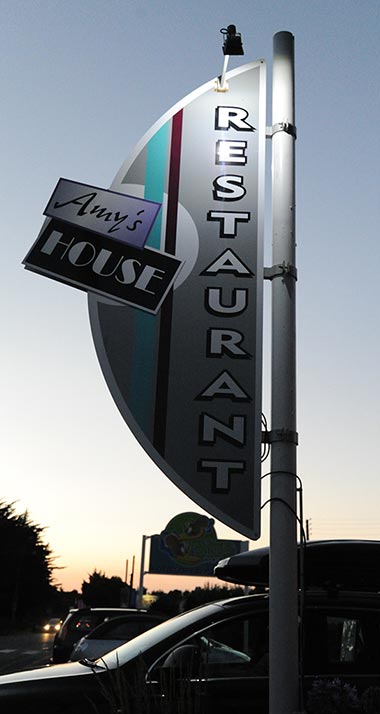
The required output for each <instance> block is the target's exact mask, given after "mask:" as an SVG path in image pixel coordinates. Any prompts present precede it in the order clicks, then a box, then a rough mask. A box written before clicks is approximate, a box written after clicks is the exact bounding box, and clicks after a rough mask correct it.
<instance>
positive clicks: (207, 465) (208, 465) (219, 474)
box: [198, 459, 245, 493]
mask: <svg viewBox="0 0 380 714" xmlns="http://www.w3.org/2000/svg"><path fill="white" fill-rule="evenodd" d="M198 470H199V471H211V473H212V491H213V492H214V493H215V492H218V493H228V492H229V490H230V480H231V474H232V473H233V472H236V471H244V470H245V463H244V461H207V460H205V459H202V460H201V461H200V462H199V465H198Z"/></svg>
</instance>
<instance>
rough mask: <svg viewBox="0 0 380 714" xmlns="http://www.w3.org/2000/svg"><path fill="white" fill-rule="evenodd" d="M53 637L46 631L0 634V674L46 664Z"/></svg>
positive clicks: (50, 651) (49, 655)
mask: <svg viewBox="0 0 380 714" xmlns="http://www.w3.org/2000/svg"><path fill="white" fill-rule="evenodd" d="M53 639H54V635H53V634H49V633H46V632H23V633H17V634H13V635H0V675H1V674H8V673H9V672H20V671H21V670H23V669H35V668H36V667H44V666H45V665H47V664H48V663H49V660H50V657H51V653H52V648H53Z"/></svg>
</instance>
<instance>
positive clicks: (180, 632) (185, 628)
mask: <svg viewBox="0 0 380 714" xmlns="http://www.w3.org/2000/svg"><path fill="white" fill-rule="evenodd" d="M330 552H331V558H329V547H326V545H325V544H320V545H319V546H318V545H317V544H310V545H308V546H307V547H306V552H305V565H306V564H307V562H308V556H309V555H310V554H311V553H313V556H312V557H313V558H315V562H316V563H318V562H319V564H320V565H321V566H323V561H324V562H325V570H326V572H327V573H328V575H329V577H328V582H326V585H325V587H324V586H323V585H322V584H321V578H322V579H323V570H324V568H323V567H321V568H319V572H318V578H317V580H319V581H320V582H319V584H316V585H314V584H312V582H311V581H312V580H313V578H311V581H310V583H309V586H308V589H307V592H306V597H305V612H304V616H303V619H304V628H303V633H304V640H303V665H304V667H303V669H304V679H303V685H304V689H305V691H307V690H308V689H309V688H310V687H311V684H312V682H313V681H314V680H315V678H316V677H319V678H320V677H322V678H323V679H324V680H326V679H331V680H333V679H335V678H337V677H339V679H340V680H341V681H342V682H343V683H349V684H352V685H355V686H356V687H357V689H358V692H359V694H361V693H362V692H363V691H365V690H368V689H369V688H370V687H373V686H376V687H380V648H379V647H378V642H379V638H380V595H379V593H378V592H377V591H379V590H380V569H379V567H378V563H379V555H380V542H367V543H363V542H360V543H355V542H350V543H341V544H336V543H335V544H332V546H331V550H330ZM340 552H341V553H342V557H340V556H339V553H340ZM318 553H319V556H318ZM234 557H235V556H234ZM236 557H237V556H236ZM262 557H263V553H261V557H260V558H259V562H261V565H262ZM331 559H335V567H333V565H332V563H331V562H330V561H331ZM337 559H338V560H337ZM248 560H249V559H248V558H247V561H248ZM361 562H363V570H362V571H361V570H360V566H361ZM235 565H236V563H235ZM318 567H319V566H318ZM223 568H224V575H225V576H226V575H227V576H228V572H227V570H228V563H224V565H223ZM248 570H249V568H248V569H247V568H245V577H246V579H247V580H250V581H252V578H254V569H253V575H252V576H250V575H249V572H248ZM305 570H306V572H307V571H308V568H307V566H306V568H305ZM334 572H335V573H336V574H337V578H336V579H335V580H331V578H330V576H331V575H332V574H334ZM365 573H367V576H368V583H369V585H368V591H367V592H363V583H364V576H365ZM230 575H231V574H230ZM309 575H310V569H309ZM340 575H342V576H343V575H346V576H347V578H348V581H349V584H350V587H351V589H350V590H348V589H346V581H345V580H346V579H345V578H343V585H344V588H343V589H342V588H341V587H340V585H339V576H340ZM239 577H241V576H239ZM356 582H359V584H360V590H355V583H356ZM262 584H264V583H262ZM269 597H270V596H269V594H268V593H267V592H262V593H260V594H256V595H255V594H254V595H250V596H247V597H238V598H231V599H229V600H223V601H220V602H214V603H210V604H207V605H203V606H201V607H198V608H196V609H195V610H191V611H189V612H185V613H183V614H182V615H178V616H177V617H175V618H172V619H170V620H167V621H166V622H163V623H161V624H159V625H157V626H156V627H153V628H152V629H150V630H148V631H146V632H144V633H143V634H141V635H139V636H138V637H136V638H134V639H133V640H130V641H129V642H127V643H126V644H124V645H122V646H121V647H118V648H117V649H115V650H112V651H111V652H109V653H108V654H106V655H104V657H102V658H101V659H98V660H96V661H91V660H87V659H84V660H81V661H80V662H69V663H67V664H64V665H58V666H52V667H48V668H44V669H38V670H33V671H31V672H18V673H14V674H10V675H4V676H2V677H0V710H1V707H3V709H4V711H10V712H12V714H21V713H22V714H24V712H25V711H38V713H39V714H94V711H97V712H98V713H99V714H115V713H116V712H122V713H123V714H126V712H127V711H132V712H134V714H137V712H138V714H140V712H146V711H149V712H150V713H152V714H153V712H160V714H163V712H165V714H166V712H170V714H173V712H176V711H178V710H179V705H180V704H181V705H182V707H183V708H184V709H185V707H186V700H191V702H192V711H194V712H195V711H200V712H202V713H203V712H205V713H206V714H230V712H231V711H245V710H247V711H248V710H250V709H252V710H253V709H254V711H255V714H266V713H267V711H268V603H269ZM128 698H129V700H132V705H131V706H129V709H128V708H127V700H128ZM181 700H182V701H181ZM188 703H189V702H187V704H188ZM197 705H199V708H198V709H197ZM149 707H150V708H149ZM165 707H166V708H165Z"/></svg>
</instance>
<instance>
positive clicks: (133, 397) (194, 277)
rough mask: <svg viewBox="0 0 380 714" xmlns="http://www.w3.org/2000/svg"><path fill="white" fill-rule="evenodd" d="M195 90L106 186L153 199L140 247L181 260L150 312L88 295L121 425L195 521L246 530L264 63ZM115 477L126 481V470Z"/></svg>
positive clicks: (255, 478)
mask: <svg viewBox="0 0 380 714" xmlns="http://www.w3.org/2000/svg"><path fill="white" fill-rule="evenodd" d="M227 81H228V91H227V92H217V91H215V80H212V81H210V82H208V83H207V84H205V85H203V86H202V87H200V88H199V89H197V90H196V91H195V92H193V93H192V94H190V95H188V96H187V97H186V98H185V99H183V100H182V101H181V102H179V103H178V104H176V105H175V106H174V107H173V108H172V109H171V110H169V111H168V112H167V113H166V114H165V115H164V116H163V117H162V118H161V119H160V120H159V121H158V122H157V123H156V124H155V125H154V126H153V127H152V128H151V130H150V131H148V133H147V134H146V135H145V136H144V137H143V139H142V140H141V141H140V143H139V144H138V145H137V147H136V148H135V150H134V152H133V154H132V156H131V158H130V159H129V160H128V161H127V162H126V163H125V164H124V165H123V166H122V167H121V169H120V171H119V173H118V174H117V176H116V178H115V180H114V182H113V184H112V186H111V189H112V190H114V191H117V192H121V193H125V194H127V195H129V196H135V197H139V198H143V199H146V200H149V201H156V202H158V203H162V209H161V211H160V213H159V215H158V218H157V219H156V221H155V224H154V226H153V229H152V230H151V233H150V235H149V238H148V240H147V243H146V248H151V249H153V250H157V251H162V252H164V253H166V254H169V255H173V256H175V257H176V258H177V259H178V260H180V261H181V262H182V264H183V265H182V268H181V270H180V272H179V273H178V275H177V277H176V279H175V281H174V286H173V288H172V289H171V291H170V292H169V294H168V295H167V296H166V298H165V300H164V302H163V303H162V305H161V307H160V310H159V312H158V313H157V314H156V315H153V314H148V313H145V312H143V311H141V310H139V309H136V308H134V307H132V306H128V305H126V306H123V305H117V304H116V303H114V302H111V301H110V300H107V299H102V298H99V297H98V296H96V295H93V294H90V295H89V310H90V318H91V325H92V330H93V337H94V341H95V346H96V349H97V353H98V357H99V360H100V363H101V366H102V369H103V372H104V375H105V378H106V381H107V383H108V386H109V388H110V390H111V393H112V395H113V397H114V399H115V401H116V403H117V405H118V407H119V409H120V411H121V413H122V415H123V417H124V419H125V421H126V422H127V424H128V425H129V427H130V428H131V430H132V431H133V433H134V434H135V436H136V437H137V438H138V440H139V441H140V443H141V444H142V446H143V447H144V449H145V450H146V451H147V452H148V453H149V455H150V456H151V457H152V459H153V460H154V461H155V462H156V463H157V464H158V466H159V467H160V468H161V469H162V471H163V472H164V473H165V474H166V475H167V476H168V477H169V478H170V479H171V480H172V481H173V482H174V483H175V484H176V485H177V486H178V487H179V488H181V489H182V491H184V492H185V493H186V494H187V495H188V496H189V497H190V498H192V499H193V501H195V502H196V503H198V504H199V505H200V506H201V507H202V508H203V509H205V510H206V511H207V512H208V513H210V514H212V515H213V516H215V517H216V518H218V519H219V520H221V521H222V522H224V523H226V524H227V525H228V526H230V527H231V528H233V529H235V530H237V531H238V532H240V533H242V534H244V535H245V536H247V537H249V538H254V539H255V538H258V537H259V535H260V475H261V474H260V472H261V469H260V455H261V381H262V356H261V352H262V292H263V254H262V253H263V211H264V149H265V64H264V62H261V61H260V62H254V63H250V64H247V65H244V66H242V67H239V68H238V69H235V70H232V71H231V72H229V73H228V74H227ZM126 476H128V474H127V473H126Z"/></svg>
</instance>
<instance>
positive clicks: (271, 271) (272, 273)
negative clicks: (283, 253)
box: [264, 261, 297, 280]
mask: <svg viewBox="0 0 380 714" xmlns="http://www.w3.org/2000/svg"><path fill="white" fill-rule="evenodd" d="M285 275H289V276H290V277H291V278H294V279H295V280H297V268H296V266H295V265H291V264H290V263H285V261H284V262H283V263H279V264H278V265H272V267H271V268H264V280H273V278H279V277H282V278H283V277H284V276H285Z"/></svg>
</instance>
